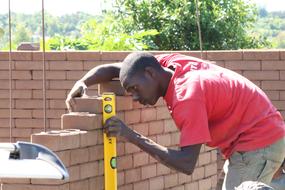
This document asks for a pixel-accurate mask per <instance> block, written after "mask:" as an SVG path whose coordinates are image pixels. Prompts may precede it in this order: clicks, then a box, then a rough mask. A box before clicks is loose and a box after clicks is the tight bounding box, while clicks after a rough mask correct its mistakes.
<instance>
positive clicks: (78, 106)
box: [73, 97, 102, 113]
mask: <svg viewBox="0 0 285 190" xmlns="http://www.w3.org/2000/svg"><path fill="white" fill-rule="evenodd" d="M74 101H75V109H74V110H73V111H74V112H90V113H102V99H101V98H98V97H88V98H87V97H82V98H75V99H74Z"/></svg>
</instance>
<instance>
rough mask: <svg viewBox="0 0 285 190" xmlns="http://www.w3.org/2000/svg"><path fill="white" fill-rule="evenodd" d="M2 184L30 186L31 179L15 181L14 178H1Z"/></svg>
mask: <svg viewBox="0 0 285 190" xmlns="http://www.w3.org/2000/svg"><path fill="white" fill-rule="evenodd" d="M0 183H1V184H2V183H9V184H30V183H31V179H16V178H15V179H13V178H1V179H0Z"/></svg>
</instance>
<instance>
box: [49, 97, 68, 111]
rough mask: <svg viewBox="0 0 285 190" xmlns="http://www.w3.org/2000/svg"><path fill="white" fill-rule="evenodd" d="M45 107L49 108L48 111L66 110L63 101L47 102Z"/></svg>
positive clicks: (51, 100) (52, 100)
mask: <svg viewBox="0 0 285 190" xmlns="http://www.w3.org/2000/svg"><path fill="white" fill-rule="evenodd" d="M47 106H49V108H50V109H66V104H65V101H64V100H57V99H50V100H47Z"/></svg>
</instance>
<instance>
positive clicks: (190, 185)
mask: <svg viewBox="0 0 285 190" xmlns="http://www.w3.org/2000/svg"><path fill="white" fill-rule="evenodd" d="M192 189H199V183H198V181H197V182H192V183H187V184H185V190H192Z"/></svg>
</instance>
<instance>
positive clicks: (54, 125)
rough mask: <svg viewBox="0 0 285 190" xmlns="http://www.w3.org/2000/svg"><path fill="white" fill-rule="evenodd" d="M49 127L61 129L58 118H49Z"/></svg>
mask: <svg viewBox="0 0 285 190" xmlns="http://www.w3.org/2000/svg"><path fill="white" fill-rule="evenodd" d="M48 121H49V127H50V128H51V129H57V130H59V129H61V120H60V119H49V120H48Z"/></svg>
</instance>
